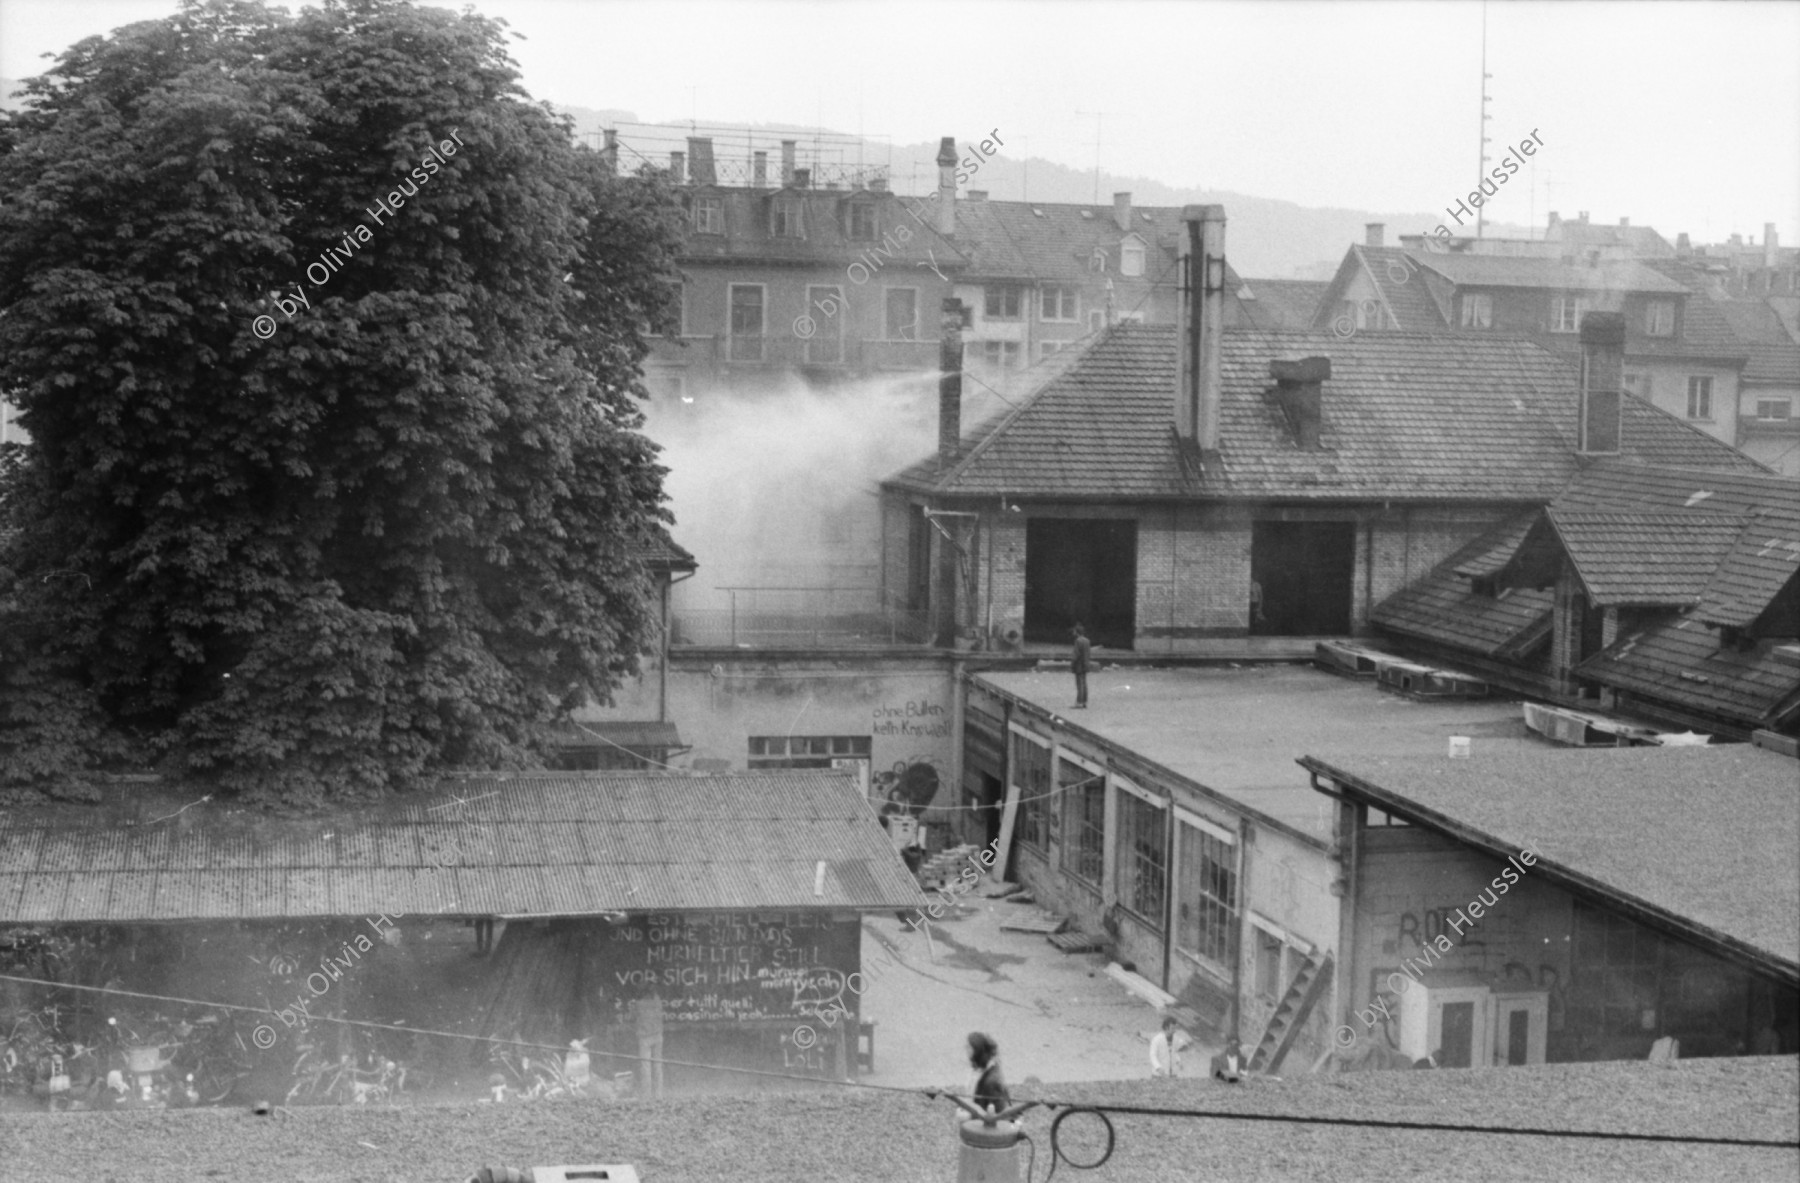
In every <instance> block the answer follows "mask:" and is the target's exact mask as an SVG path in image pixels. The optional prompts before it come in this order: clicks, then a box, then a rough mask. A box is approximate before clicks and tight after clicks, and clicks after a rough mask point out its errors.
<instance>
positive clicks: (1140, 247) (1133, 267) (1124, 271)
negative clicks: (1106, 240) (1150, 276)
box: [1119, 239, 1144, 278]
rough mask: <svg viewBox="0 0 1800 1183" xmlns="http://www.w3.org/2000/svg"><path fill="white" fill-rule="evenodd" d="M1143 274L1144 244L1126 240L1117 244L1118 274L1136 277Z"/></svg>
mask: <svg viewBox="0 0 1800 1183" xmlns="http://www.w3.org/2000/svg"><path fill="white" fill-rule="evenodd" d="M1143 273H1144V244H1143V243H1141V242H1136V241H1133V240H1130V239H1127V240H1126V241H1125V242H1123V243H1121V244H1119V274H1120V275H1125V276H1130V277H1133V278H1135V277H1137V276H1140V275H1142V274H1143Z"/></svg>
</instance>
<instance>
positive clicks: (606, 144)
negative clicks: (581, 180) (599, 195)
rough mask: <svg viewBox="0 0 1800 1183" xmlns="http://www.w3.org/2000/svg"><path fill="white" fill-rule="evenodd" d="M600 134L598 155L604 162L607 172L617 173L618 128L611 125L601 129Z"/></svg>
mask: <svg viewBox="0 0 1800 1183" xmlns="http://www.w3.org/2000/svg"><path fill="white" fill-rule="evenodd" d="M600 136H601V139H602V145H601V148H600V157H601V159H602V160H604V161H605V162H606V171H607V172H609V173H617V172H618V171H619V132H618V129H616V128H611V127H609V128H605V129H604V130H602V131H601V133H600Z"/></svg>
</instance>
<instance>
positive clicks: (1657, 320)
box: [1644, 300, 1675, 337]
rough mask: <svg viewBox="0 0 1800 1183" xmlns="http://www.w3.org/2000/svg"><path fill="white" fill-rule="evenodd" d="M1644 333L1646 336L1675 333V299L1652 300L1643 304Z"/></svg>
mask: <svg viewBox="0 0 1800 1183" xmlns="http://www.w3.org/2000/svg"><path fill="white" fill-rule="evenodd" d="M1644 335H1645V336H1647V337H1673V336H1674V335H1675V301H1673V300H1652V301H1650V302H1649V303H1648V304H1646V305H1644Z"/></svg>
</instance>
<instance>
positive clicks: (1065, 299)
mask: <svg viewBox="0 0 1800 1183" xmlns="http://www.w3.org/2000/svg"><path fill="white" fill-rule="evenodd" d="M1077 295H1078V292H1077V290H1076V289H1075V288H1072V287H1063V286H1060V285H1054V284H1053V285H1051V286H1050V287H1047V288H1044V289H1043V306H1042V308H1041V309H1040V310H1039V315H1040V316H1042V317H1043V318H1044V319H1045V320H1078V319H1080V316H1079V314H1078V313H1077V312H1076V310H1075V303H1076V297H1077Z"/></svg>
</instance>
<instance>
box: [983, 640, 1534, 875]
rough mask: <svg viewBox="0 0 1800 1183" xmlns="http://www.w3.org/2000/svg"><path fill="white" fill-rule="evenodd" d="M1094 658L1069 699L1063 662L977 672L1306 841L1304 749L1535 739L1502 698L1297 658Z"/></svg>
mask: <svg viewBox="0 0 1800 1183" xmlns="http://www.w3.org/2000/svg"><path fill="white" fill-rule="evenodd" d="M1100 660H1101V665H1100V668H1098V669H1096V670H1095V671H1094V672H1092V673H1090V674H1089V675H1088V702H1089V707H1088V709H1087V710H1084V711H1074V710H1071V709H1070V707H1071V705H1072V703H1073V701H1074V690H1075V686H1074V679H1073V678H1072V677H1071V676H1070V674H1069V672H1068V670H1067V669H1066V668H1065V669H1054V670H1051V669H1046V670H1034V671H1025V672H1016V673H1014V672H1005V673H1002V672H991V673H983V674H980V675H978V676H977V678H976V681H978V682H980V683H984V684H986V685H988V686H991V687H993V688H995V689H998V690H1000V691H1003V692H1005V693H1006V694H1009V695H1011V696H1013V697H1014V698H1016V699H1019V700H1020V701H1022V702H1025V703H1029V704H1030V705H1031V706H1033V707H1035V708H1037V709H1038V710H1040V711H1042V712H1044V713H1045V714H1048V715H1053V716H1055V717H1056V719H1057V722H1058V726H1059V727H1061V728H1062V729H1063V730H1064V731H1068V732H1073V733H1077V734H1082V735H1086V736H1088V737H1090V738H1092V739H1095V740H1097V741H1099V742H1101V743H1106V744H1112V745H1115V746H1117V747H1120V748H1125V749H1128V750H1129V751H1132V752H1135V753H1136V754H1137V755H1139V756H1141V757H1143V758H1144V759H1146V760H1149V761H1150V762H1152V763H1154V764H1159V765H1161V766H1162V767H1164V768H1166V769H1168V770H1169V771H1170V772H1173V773H1175V774H1177V775H1179V776H1181V777H1184V778H1186V779H1188V780H1190V781H1193V782H1195V783H1197V784H1199V785H1201V786H1203V787H1205V788H1207V789H1210V790H1213V791H1214V792H1216V793H1219V794H1222V795H1223V796H1225V797H1228V798H1231V799H1232V800H1234V801H1236V802H1238V803H1239V804H1241V805H1244V806H1247V807H1249V808H1250V809H1253V810H1255V811H1256V812H1258V813H1260V814H1262V815H1263V816H1264V817H1267V818H1272V819H1274V820H1275V821H1277V822H1280V823H1282V824H1283V825H1284V826H1286V827H1288V828H1290V829H1292V830H1294V831H1296V832H1298V833H1299V834H1300V835H1302V836H1303V837H1306V838H1309V839H1311V840H1313V841H1315V842H1318V843H1322V844H1329V843H1330V841H1331V838H1332V804H1331V801H1330V800H1329V799H1328V798H1325V797H1322V796H1320V795H1319V794H1317V793H1315V792H1313V790H1312V787H1311V784H1310V782H1309V780H1308V778H1307V775H1306V773H1305V772H1304V771H1302V770H1301V769H1299V768H1297V767H1296V766H1295V764H1294V761H1295V760H1297V759H1298V758H1299V757H1301V756H1303V755H1305V754H1306V753H1307V752H1313V751H1325V750H1331V751H1337V752H1354V753H1361V754H1364V755H1371V756H1403V755H1420V756H1428V755H1432V754H1436V755H1440V756H1441V755H1443V754H1444V752H1445V751H1446V750H1447V748H1448V740H1449V737H1450V736H1452V735H1466V736H1470V737H1472V738H1474V739H1475V742H1476V743H1477V744H1478V745H1480V746H1481V747H1482V748H1483V749H1484V750H1492V749H1493V748H1494V746H1495V745H1500V746H1503V747H1518V748H1520V749H1529V748H1533V747H1536V746H1538V745H1539V744H1541V743H1542V741H1541V740H1537V739H1534V738H1532V737H1531V735H1530V733H1529V732H1528V731H1526V729H1525V723H1524V719H1523V717H1522V716H1521V714H1520V712H1519V704H1518V703H1517V702H1515V701H1512V700H1511V699H1478V700H1472V701H1471V700H1460V701H1435V702H1421V701H1416V700H1414V699H1410V698H1403V697H1401V696H1400V695H1397V694H1393V693H1390V692H1388V691H1384V690H1380V689H1378V688H1377V687H1376V685H1375V683H1374V682H1373V681H1370V680H1365V679H1351V678H1344V677H1340V676H1338V675H1336V674H1328V673H1325V672H1323V671H1320V670H1316V669H1312V668H1310V667H1306V666H1294V665H1257V666H1245V667H1243V668H1240V669H1232V668H1229V667H1226V668H1219V667H1210V666H1209V667H1197V668H1185V669H1144V668H1143V667H1141V666H1138V667H1114V668H1107V667H1106V666H1105V664H1104V655H1102V656H1101V659H1100Z"/></svg>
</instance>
